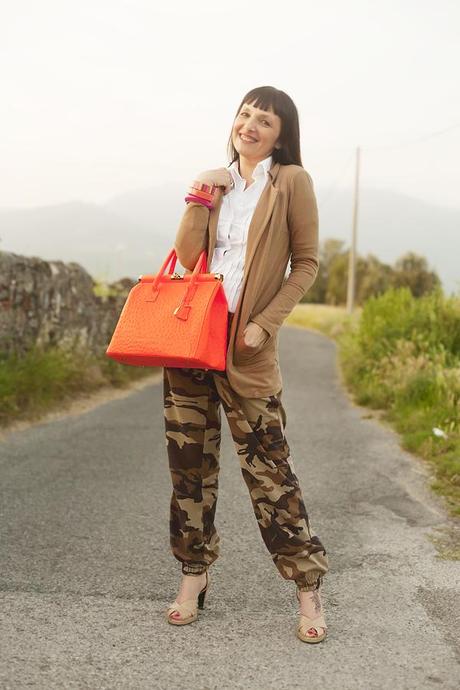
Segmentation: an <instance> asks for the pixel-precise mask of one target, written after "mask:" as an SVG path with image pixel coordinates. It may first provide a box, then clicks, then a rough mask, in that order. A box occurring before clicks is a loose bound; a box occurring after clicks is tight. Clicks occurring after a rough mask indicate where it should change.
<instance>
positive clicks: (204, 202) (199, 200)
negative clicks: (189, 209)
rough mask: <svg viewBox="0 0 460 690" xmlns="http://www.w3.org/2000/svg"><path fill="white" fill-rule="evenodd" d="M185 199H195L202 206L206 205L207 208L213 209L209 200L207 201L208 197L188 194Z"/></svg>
mask: <svg viewBox="0 0 460 690" xmlns="http://www.w3.org/2000/svg"><path fill="white" fill-rule="evenodd" d="M185 201H193V202H194V203H198V204H201V205H202V206H206V208H209V209H212V206H211V203H210V202H209V201H206V199H203V198H202V197H198V196H195V195H194V194H187V196H186V197H185Z"/></svg>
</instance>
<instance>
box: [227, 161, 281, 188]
mask: <svg viewBox="0 0 460 690" xmlns="http://www.w3.org/2000/svg"><path fill="white" fill-rule="evenodd" d="M272 163H273V156H271V155H270V156H267V158H264V159H263V160H262V161H259V162H258V163H257V165H256V167H255V168H254V171H253V173H252V177H253V179H254V180H256V179H257V178H258V177H265V178H266V177H267V175H268V171H269V170H270V168H271V167H272ZM228 169H229V170H230V173H231V175H232V176H233V179H234V180H235V184H236V183H237V181H238V180H239V181H240V182H241V181H242V180H243V178H242V177H241V175H240V173H239V172H238V160H236V161H233V163H232V164H231V165H230V166H229V168H228Z"/></svg>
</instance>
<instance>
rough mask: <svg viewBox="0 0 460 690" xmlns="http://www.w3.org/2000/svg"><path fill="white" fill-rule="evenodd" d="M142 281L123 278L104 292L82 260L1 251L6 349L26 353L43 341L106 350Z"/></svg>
mask: <svg viewBox="0 0 460 690" xmlns="http://www.w3.org/2000/svg"><path fill="white" fill-rule="evenodd" d="M136 282H137V281H136V279H131V278H125V279H123V280H121V281H117V282H116V283H113V284H112V285H111V286H110V288H111V291H112V292H115V293H117V294H114V295H113V296H109V297H98V296H96V295H95V294H94V290H93V288H94V285H95V283H94V280H93V278H92V277H91V276H90V274H89V273H88V272H87V271H86V270H85V269H84V268H83V267H82V266H80V265H79V264H77V263H64V262H62V261H43V260H42V259H39V258H38V257H26V256H20V255H18V254H13V253H10V252H3V251H0V352H7V353H13V352H15V353H18V354H24V353H25V352H26V351H27V350H28V349H30V347H31V346H33V345H34V344H37V345H40V346H42V347H44V348H46V347H49V346H51V345H59V346H60V347H64V348H74V347H79V346H85V347H88V348H89V349H90V350H92V351H93V352H94V353H95V354H102V353H103V352H105V349H106V348H107V346H108V344H109V342H110V338H111V336H112V333H113V330H114V328H115V325H116V323H117V321H118V317H119V315H120V312H121V310H122V308H123V305H124V303H125V300H126V296H127V294H128V292H129V290H130V288H131V287H132V286H133V285H134V284H135V283H136Z"/></svg>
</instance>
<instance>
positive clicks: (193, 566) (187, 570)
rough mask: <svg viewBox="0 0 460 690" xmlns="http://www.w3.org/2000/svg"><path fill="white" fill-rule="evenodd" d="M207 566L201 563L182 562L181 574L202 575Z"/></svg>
mask: <svg viewBox="0 0 460 690" xmlns="http://www.w3.org/2000/svg"><path fill="white" fill-rule="evenodd" d="M206 570H207V567H206V566H205V565H203V564H202V563H183V564H182V574H183V575H202V573H205V572H206Z"/></svg>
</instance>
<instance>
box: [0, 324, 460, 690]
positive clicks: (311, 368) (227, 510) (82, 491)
mask: <svg viewBox="0 0 460 690" xmlns="http://www.w3.org/2000/svg"><path fill="white" fill-rule="evenodd" d="M280 361H281V368H282V373H283V383H284V389H283V402H284V405H285V408H286V411H287V427H286V435H287V438H288V441H289V444H290V447H291V452H292V457H293V460H294V463H295V466H296V471H297V474H298V476H299V479H300V483H301V486H302V490H303V495H304V499H305V503H306V506H307V510H308V512H309V515H310V519H311V522H312V525H313V527H314V529H315V531H316V532H317V533H318V534H319V535H320V536H321V540H322V541H323V543H324V545H325V546H326V549H327V552H328V555H329V560H330V571H329V573H328V574H327V575H326V576H325V579H324V587H323V596H322V599H323V605H324V610H325V617H326V621H327V623H328V625H329V636H328V638H327V640H326V641H325V642H322V643H320V644H318V645H307V644H305V643H303V642H301V641H300V640H298V639H297V638H296V637H295V634H294V633H295V625H296V622H297V602H296V600H295V590H294V587H293V585H292V583H289V582H287V581H285V580H283V578H282V577H281V576H280V575H279V574H278V571H277V570H276V568H275V566H274V565H273V563H272V561H271V558H270V555H269V554H268V551H267V550H266V548H265V546H264V544H263V542H262V540H261V537H260V533H259V530H258V527H257V523H256V520H255V517H254V515H253V512H252V507H251V503H250V499H249V494H248V492H247V488H246V485H245V483H244V481H243V477H242V475H241V472H240V468H239V463H238V459H237V456H236V454H235V452H234V448H233V442H232V440H231V436H230V432H229V430H228V426H227V422H226V419H225V415H224V414H223V415H222V420H223V438H222V449H221V474H220V495H219V500H218V507H217V515H216V526H217V528H218V529H219V532H220V535H221V539H222V542H221V556H220V558H219V559H218V560H217V561H216V563H215V564H214V565H213V566H212V572H211V578H212V581H211V585H210V589H209V593H208V597H207V601H206V608H205V609H204V610H203V611H200V613H199V619H198V621H197V622H196V623H193V624H192V625H187V626H171V625H169V624H168V623H167V622H166V620H165V619H164V617H163V612H164V610H165V608H166V607H167V605H168V604H169V603H171V602H172V601H173V599H174V597H175V596H176V593H177V588H178V584H179V580H180V564H179V563H178V562H177V561H176V560H175V559H174V558H173V556H172V554H171V552H170V548H169V525H168V515H169V500H170V492H171V485H170V477H169V470H168V465H167V457H166V447H165V440H164V426H163V408H162V385H161V380H159V382H158V383H156V384H151V385H148V386H146V387H144V388H142V389H138V390H134V391H133V392H131V393H130V394H129V395H125V396H124V397H118V398H115V399H113V400H109V401H107V402H105V403H102V404H98V406H97V407H94V408H93V409H89V410H88V411H86V412H83V413H79V414H70V415H65V416H63V417H61V418H60V419H55V420H52V421H46V422H42V423H39V424H35V425H31V426H29V427H28V428H25V429H22V430H20V431H12V432H10V433H7V434H6V435H4V437H3V439H2V440H1V441H0V458H1V461H0V470H1V528H0V529H1V543H2V547H1V573H0V577H1V580H0V591H1V602H0V604H1V614H0V616H1V629H0V634H1V651H0V687H2V688H11V689H14V690H17V689H18V688H26V687H27V688H28V687H36V688H46V689H47V690H49V689H50V688H60V689H61V690H62V688H91V689H95V688H97V689H99V688H123V689H125V688H155V689H157V688H159V689H163V688H164V689H165V690H166V689H167V690H170V689H175V688H177V689H179V688H181V689H182V688H187V690H195V689H196V690H208V689H209V690H211V689H214V688H216V689H217V688H219V690H220V689H224V690H233V689H236V688H238V689H239V688H241V689H244V690H248V689H252V688H254V689H256V690H258V689H259V688H260V689H262V688H263V689H264V690H268V689H271V688H273V689H275V688H276V690H280V689H283V688H286V689H288V688H289V690H292V689H293V688H299V689H300V688H302V689H303V690H306V689H307V688H308V689H312V690H313V689H314V688H318V689H319V688H321V689H322V690H325V689H327V690H335V688H337V689H338V690H339V689H340V690H348V689H350V690H358V689H360V688H363V689H364V690H372V689H374V688H375V689H378V690H386V689H387V688H388V690H390V689H391V690H405V689H409V688H410V689H414V690H422V689H425V688H440V687H442V688H443V689H446V690H447V689H448V688H449V689H450V688H452V689H454V688H458V687H459V685H460V682H459V679H460V675H459V664H458V661H459V650H458V640H459V633H458V631H459V629H460V624H459V623H460V621H459V599H460V597H459V589H460V577H459V570H460V568H459V563H458V561H457V562H456V561H450V560H446V559H443V558H440V557H439V554H438V551H437V549H436V547H435V546H434V544H433V542H432V540H431V538H430V536H436V535H437V534H439V530H440V529H443V528H444V527H446V526H448V524H449V521H448V520H447V518H446V514H445V512H444V510H443V507H442V504H441V502H440V499H438V498H437V497H435V496H434V495H432V494H431V493H430V491H429V490H428V488H427V485H428V484H427V476H426V475H427V471H426V469H425V467H424V465H423V464H422V463H421V462H420V461H419V460H418V459H416V458H414V457H412V456H411V455H409V454H407V453H405V452H403V451H402V450H401V449H400V446H399V443H398V436H397V435H396V434H394V433H393V432H392V431H391V430H389V429H388V428H385V427H384V426H382V425H381V424H380V423H379V422H378V421H376V420H375V419H372V418H369V413H370V411H369V410H366V409H363V408H361V407H357V406H354V405H353V404H352V403H351V402H350V400H349V398H348V396H347V394H346V393H345V391H344V389H343V387H342V385H341V382H340V377H339V374H338V371H337V367H336V349H335V344H334V343H333V342H332V341H330V340H329V339H328V338H326V337H324V336H322V335H319V334H315V333H312V332H308V331H305V330H302V329H299V328H293V327H284V328H283V329H282V331H281V333H280ZM306 448H308V449H309V450H308V451H305V449H306Z"/></svg>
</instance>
